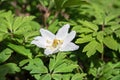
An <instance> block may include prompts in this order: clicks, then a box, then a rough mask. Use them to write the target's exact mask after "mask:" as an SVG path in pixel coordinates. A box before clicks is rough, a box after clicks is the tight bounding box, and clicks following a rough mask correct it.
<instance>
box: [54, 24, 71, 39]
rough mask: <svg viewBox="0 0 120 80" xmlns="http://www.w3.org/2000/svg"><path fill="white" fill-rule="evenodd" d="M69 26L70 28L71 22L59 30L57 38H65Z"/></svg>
mask: <svg viewBox="0 0 120 80" xmlns="http://www.w3.org/2000/svg"><path fill="white" fill-rule="evenodd" d="M69 28H70V25H69V24H66V25H64V26H63V27H62V28H60V29H59V31H58V32H57V34H56V38H57V39H64V38H65V37H66V36H67V34H68V30H69Z"/></svg>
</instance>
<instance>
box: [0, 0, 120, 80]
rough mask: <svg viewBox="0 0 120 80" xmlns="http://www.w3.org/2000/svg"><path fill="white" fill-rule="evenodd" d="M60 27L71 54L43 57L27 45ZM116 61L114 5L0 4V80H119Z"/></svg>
mask: <svg viewBox="0 0 120 80" xmlns="http://www.w3.org/2000/svg"><path fill="white" fill-rule="evenodd" d="M32 15H33V16H32ZM64 24H70V29H71V30H74V31H76V37H75V39H74V40H73V42H75V43H76V44H77V45H79V46H80V47H79V49H78V50H77V51H72V52H58V53H56V54H53V55H49V56H46V55H44V51H43V49H41V48H39V47H36V46H34V45H32V44H31V41H32V40H33V39H34V38H35V37H36V36H38V35H40V32H39V30H40V28H45V29H48V30H49V31H51V32H52V33H54V34H55V33H56V32H57V31H58V30H59V28H60V27H61V26H62V25H64ZM63 34H64V33H63ZM119 55H120V0H9V1H8V0H0V80H13V79H11V77H13V78H14V79H15V78H16V77H17V78H18V79H19V80H31V79H32V80H119V79H120V75H119V74H120V62H119V60H120V57H119ZM9 76H11V77H9Z"/></svg>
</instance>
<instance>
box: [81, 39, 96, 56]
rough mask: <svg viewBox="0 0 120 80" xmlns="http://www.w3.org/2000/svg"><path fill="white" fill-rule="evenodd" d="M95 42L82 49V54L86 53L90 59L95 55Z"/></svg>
mask: <svg viewBox="0 0 120 80" xmlns="http://www.w3.org/2000/svg"><path fill="white" fill-rule="evenodd" d="M96 45H97V42H96V41H95V40H93V41H91V42H89V43H88V44H87V45H86V46H85V47H84V49H83V52H87V53H86V54H87V56H88V57H90V56H92V55H93V54H95V53H96Z"/></svg>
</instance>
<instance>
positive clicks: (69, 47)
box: [60, 42, 79, 51]
mask: <svg viewBox="0 0 120 80" xmlns="http://www.w3.org/2000/svg"><path fill="white" fill-rule="evenodd" d="M78 48H79V46H77V45H76V44H74V43H72V42H70V43H68V44H66V45H65V46H63V47H61V48H60V51H74V50H77V49H78Z"/></svg>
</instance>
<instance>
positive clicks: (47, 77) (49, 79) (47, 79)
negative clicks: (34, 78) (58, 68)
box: [41, 74, 51, 80]
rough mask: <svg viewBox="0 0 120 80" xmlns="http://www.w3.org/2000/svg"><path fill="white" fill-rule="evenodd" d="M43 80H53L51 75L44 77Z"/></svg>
mask: <svg viewBox="0 0 120 80" xmlns="http://www.w3.org/2000/svg"><path fill="white" fill-rule="evenodd" d="M41 80H51V76H50V74H45V75H43V76H42V79H41Z"/></svg>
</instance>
